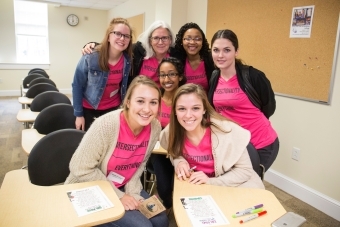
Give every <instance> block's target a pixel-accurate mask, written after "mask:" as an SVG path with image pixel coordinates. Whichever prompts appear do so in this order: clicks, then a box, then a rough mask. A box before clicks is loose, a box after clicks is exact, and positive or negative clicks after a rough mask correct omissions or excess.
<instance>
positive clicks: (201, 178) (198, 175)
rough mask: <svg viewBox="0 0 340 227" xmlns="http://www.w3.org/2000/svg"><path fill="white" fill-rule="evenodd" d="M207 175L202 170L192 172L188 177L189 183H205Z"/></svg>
mask: <svg viewBox="0 0 340 227" xmlns="http://www.w3.org/2000/svg"><path fill="white" fill-rule="evenodd" d="M208 179H209V177H208V176H207V175H206V174H205V173H204V172H203V171H198V172H192V173H191V176H190V178H189V183H191V184H205V183H207V181H208Z"/></svg>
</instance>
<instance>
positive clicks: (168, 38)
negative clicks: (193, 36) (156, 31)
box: [150, 36, 170, 43]
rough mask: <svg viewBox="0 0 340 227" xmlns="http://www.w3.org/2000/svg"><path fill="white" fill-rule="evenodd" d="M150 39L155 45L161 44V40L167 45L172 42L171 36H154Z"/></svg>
mask: <svg viewBox="0 0 340 227" xmlns="http://www.w3.org/2000/svg"><path fill="white" fill-rule="evenodd" d="M150 39H151V41H152V42H154V43H159V40H162V42H163V43H166V42H168V41H169V40H170V36H162V37H158V36H154V37H150Z"/></svg>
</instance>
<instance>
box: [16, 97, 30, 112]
mask: <svg viewBox="0 0 340 227" xmlns="http://www.w3.org/2000/svg"><path fill="white" fill-rule="evenodd" d="M18 101H19V103H21V104H22V109H27V105H31V104H32V101H33V98H27V97H19V98H18Z"/></svg>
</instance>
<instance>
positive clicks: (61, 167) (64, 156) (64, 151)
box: [27, 129, 85, 186]
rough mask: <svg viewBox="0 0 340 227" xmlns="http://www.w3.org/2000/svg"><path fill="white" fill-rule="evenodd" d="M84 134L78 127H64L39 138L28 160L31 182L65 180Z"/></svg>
mask: <svg viewBox="0 0 340 227" xmlns="http://www.w3.org/2000/svg"><path fill="white" fill-rule="evenodd" d="M84 134H85V132H84V131H81V130H77V129H62V130H57V131H55V132H52V133H50V134H48V135H46V136H45V137H43V138H42V139H41V140H39V141H38V142H37V143H36V144H35V146H34V147H33V149H32V151H31V153H30V155H29V156H28V161H27V167H28V175H29V178H30V181H31V183H32V184H35V185H41V186H50V185H55V184H60V183H63V182H65V180H66V178H67V176H68V175H69V174H70V170H69V163H70V160H71V158H72V155H73V153H74V152H75V150H76V149H77V147H78V145H79V143H80V141H81V140H82V138H83V136H84Z"/></svg>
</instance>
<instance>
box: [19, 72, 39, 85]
mask: <svg viewBox="0 0 340 227" xmlns="http://www.w3.org/2000/svg"><path fill="white" fill-rule="evenodd" d="M39 77H44V76H43V75H41V74H36V73H32V74H29V75H27V76H26V77H25V78H24V79H23V81H22V86H23V88H28V85H29V83H31V81H32V80H34V79H37V78H39Z"/></svg>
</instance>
